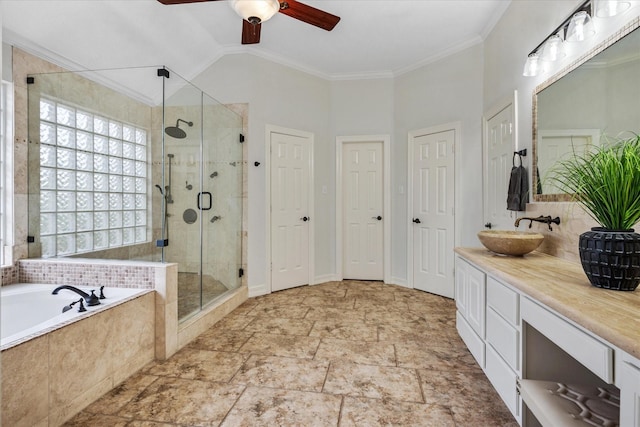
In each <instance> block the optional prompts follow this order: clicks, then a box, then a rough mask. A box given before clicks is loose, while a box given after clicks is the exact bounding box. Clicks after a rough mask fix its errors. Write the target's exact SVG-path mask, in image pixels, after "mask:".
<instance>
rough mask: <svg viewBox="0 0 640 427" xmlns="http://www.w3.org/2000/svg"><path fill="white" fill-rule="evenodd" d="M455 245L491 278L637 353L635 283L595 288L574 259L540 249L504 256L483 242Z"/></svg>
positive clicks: (639, 314) (638, 295) (639, 295)
mask: <svg viewBox="0 0 640 427" xmlns="http://www.w3.org/2000/svg"><path fill="white" fill-rule="evenodd" d="M455 251H456V253H458V254H459V255H460V256H461V257H463V258H465V259H466V260H468V261H470V262H471V263H472V264H475V265H477V266H478V267H480V268H481V269H482V270H484V271H486V272H487V273H488V274H490V275H491V276H493V277H495V278H496V279H499V280H501V281H503V282H505V283H508V284H510V285H512V286H513V287H515V288H517V289H519V290H520V291H522V293H524V294H526V295H528V296H530V297H531V298H532V299H534V300H537V301H539V302H541V303H542V304H544V305H546V306H547V307H549V308H551V309H553V310H555V311H556V312H558V313H560V314H562V315H563V316H565V317H567V318H568V319H570V320H572V321H574V322H575V323H577V324H578V325H580V326H582V327H583V328H585V329H587V330H588V331H591V332H593V333H594V334H595V335H598V336H599V337H601V338H603V339H604V340H606V341H608V342H609V343H611V344H613V345H615V346H616V347H618V348H620V349H621V350H624V351H625V352H627V353H629V354H631V355H632V356H634V357H635V358H637V359H640V287H638V289H636V290H635V291H633V292H622V291H611V290H606V289H600V288H596V287H595V286H592V285H591V284H590V283H589V280H588V279H587V276H586V275H585V273H584V271H583V270H582V266H581V265H580V264H577V263H573V262H569V261H565V260H563V259H560V258H557V257H553V256H550V255H546V254H543V253H540V252H532V253H530V254H527V255H525V256H524V257H509V256H501V255H497V254H494V253H493V252H490V251H488V250H487V249H485V248H456V249H455Z"/></svg>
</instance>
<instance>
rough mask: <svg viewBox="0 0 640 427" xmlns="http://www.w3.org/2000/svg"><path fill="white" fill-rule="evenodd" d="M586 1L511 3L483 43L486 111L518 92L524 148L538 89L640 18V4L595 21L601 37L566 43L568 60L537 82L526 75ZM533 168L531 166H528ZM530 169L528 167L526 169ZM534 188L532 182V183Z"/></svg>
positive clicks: (520, 137)
mask: <svg viewBox="0 0 640 427" xmlns="http://www.w3.org/2000/svg"><path fill="white" fill-rule="evenodd" d="M581 2H582V1H581V0H570V1H569V0H566V1H550V0H545V1H512V2H511V4H510V6H509V8H508V9H507V11H506V12H505V13H504V15H503V16H502V19H500V21H499V22H498V24H497V25H496V26H495V27H494V28H493V31H491V33H490V34H489V36H488V37H487V38H486V40H485V43H484V51H485V54H484V64H485V68H484V103H483V105H484V107H483V108H484V110H487V109H489V108H491V107H493V106H494V105H495V104H496V102H498V101H499V100H501V99H504V98H505V97H508V96H510V95H511V94H512V93H513V90H514V89H515V90H517V91H518V143H519V147H518V148H519V149H522V148H528V149H529V150H530V149H531V139H532V132H531V126H532V114H531V111H532V110H531V109H532V95H533V91H534V89H535V87H536V86H537V85H539V84H541V83H543V82H544V81H546V80H547V79H548V78H549V77H551V76H553V75H554V74H555V73H556V72H558V71H560V70H562V69H563V68H565V67H567V66H568V65H569V64H571V63H572V62H574V61H575V60H576V59H577V58H579V57H580V56H582V55H584V54H585V53H586V52H588V51H589V50H590V49H591V48H593V47H594V46H596V45H597V44H599V43H600V42H602V41H603V40H605V39H607V38H609V37H610V36H611V35H612V34H613V33H615V32H616V31H617V30H618V29H619V28H621V27H622V26H623V25H624V24H626V23H627V22H629V21H631V20H633V19H634V18H635V17H637V16H640V2H638V1H634V2H633V3H634V6H633V8H631V9H630V10H628V11H627V12H626V13H624V14H622V15H619V16H615V17H613V18H607V19H600V18H594V24H595V26H596V31H597V34H596V36H595V37H594V38H592V39H591V40H587V41H585V42H582V43H566V44H565V48H566V52H567V56H566V57H565V58H564V59H562V60H559V61H557V62H556V63H553V64H552V65H551V66H549V67H548V70H547V72H546V73H543V74H541V75H538V76H536V77H524V76H522V70H523V67H524V62H525V60H526V58H527V55H528V54H529V52H530V51H531V50H533V49H534V48H535V47H536V46H537V45H538V44H539V43H540V42H542V41H543V39H544V38H545V37H547V36H548V35H549V33H550V32H551V31H553V30H554V29H555V28H556V27H557V26H558V25H560V24H561V23H562V21H564V19H565V18H566V17H568V16H569V15H570V14H571V12H572V11H573V10H574V9H575V8H576V7H577V6H578V5H579V4H580V3H581ZM529 165H530V161H529ZM525 166H526V164H525ZM529 182H530V183H531V179H529Z"/></svg>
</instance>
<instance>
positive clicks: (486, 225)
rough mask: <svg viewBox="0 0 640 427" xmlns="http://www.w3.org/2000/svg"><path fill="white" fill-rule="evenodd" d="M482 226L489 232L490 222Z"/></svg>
mask: <svg viewBox="0 0 640 427" xmlns="http://www.w3.org/2000/svg"><path fill="white" fill-rule="evenodd" d="M484 226H485V228H488V229H489V230H491V223H490V222H488V223H486V224H485V225H484Z"/></svg>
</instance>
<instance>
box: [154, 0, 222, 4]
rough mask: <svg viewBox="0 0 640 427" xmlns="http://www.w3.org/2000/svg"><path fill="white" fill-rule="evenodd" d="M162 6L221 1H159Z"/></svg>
mask: <svg viewBox="0 0 640 427" xmlns="http://www.w3.org/2000/svg"><path fill="white" fill-rule="evenodd" d="M158 1H159V2H160V3H162V4H167V5H169V4H187V3H200V2H205V1H220V0H158Z"/></svg>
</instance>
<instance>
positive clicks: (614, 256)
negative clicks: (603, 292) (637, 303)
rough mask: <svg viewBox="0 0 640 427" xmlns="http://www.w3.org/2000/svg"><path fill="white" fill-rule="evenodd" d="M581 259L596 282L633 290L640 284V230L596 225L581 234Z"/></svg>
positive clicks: (610, 287)
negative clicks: (615, 228) (613, 228)
mask: <svg viewBox="0 0 640 427" xmlns="http://www.w3.org/2000/svg"><path fill="white" fill-rule="evenodd" d="M579 248H580V261H581V262H582V268H583V269H584V272H585V273H586V274H587V277H588V278H589V281H590V282H591V284H592V285H593V286H596V287H598V288H604V289H611V290H616V291H633V290H635V289H636V287H637V286H638V284H640V234H638V233H634V230H608V229H606V228H600V227H596V228H592V229H591V231H587V232H586V233H582V234H581V235H580V242H579Z"/></svg>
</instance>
